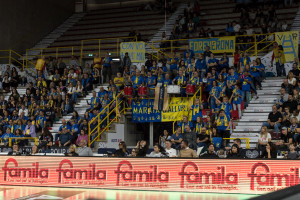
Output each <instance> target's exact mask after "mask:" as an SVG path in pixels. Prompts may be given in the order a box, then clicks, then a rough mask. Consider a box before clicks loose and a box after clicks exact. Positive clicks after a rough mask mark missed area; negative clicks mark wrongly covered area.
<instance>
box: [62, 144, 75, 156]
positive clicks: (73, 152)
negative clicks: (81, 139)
mask: <svg viewBox="0 0 300 200" xmlns="http://www.w3.org/2000/svg"><path fill="white" fill-rule="evenodd" d="M65 156H78V153H77V148H76V145H75V144H72V145H70V148H69V153H68V152H66V153H65Z"/></svg>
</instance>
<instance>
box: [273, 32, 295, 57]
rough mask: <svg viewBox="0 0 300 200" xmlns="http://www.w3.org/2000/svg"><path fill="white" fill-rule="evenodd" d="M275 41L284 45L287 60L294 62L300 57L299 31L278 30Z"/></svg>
mask: <svg viewBox="0 0 300 200" xmlns="http://www.w3.org/2000/svg"><path fill="white" fill-rule="evenodd" d="M275 41H276V42H277V43H278V45H282V47H283V52H284V55H285V61H286V62H293V61H294V58H297V57H298V41H299V31H289V32H277V33H276V34H275Z"/></svg>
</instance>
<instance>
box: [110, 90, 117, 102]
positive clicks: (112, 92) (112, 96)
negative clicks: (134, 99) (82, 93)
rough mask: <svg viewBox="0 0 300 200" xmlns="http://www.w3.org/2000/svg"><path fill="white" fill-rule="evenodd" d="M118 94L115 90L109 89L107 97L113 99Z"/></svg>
mask: <svg viewBox="0 0 300 200" xmlns="http://www.w3.org/2000/svg"><path fill="white" fill-rule="evenodd" d="M117 96H118V92H117V91H109V92H108V98H109V99H111V100H113V99H115V98H116V97H117Z"/></svg>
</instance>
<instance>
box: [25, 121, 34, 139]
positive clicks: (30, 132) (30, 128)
mask: <svg viewBox="0 0 300 200" xmlns="http://www.w3.org/2000/svg"><path fill="white" fill-rule="evenodd" d="M23 134H24V135H25V136H26V137H36V132H35V126H34V125H33V124H32V121H31V120H28V121H27V125H26V126H25V130H24V131H23Z"/></svg>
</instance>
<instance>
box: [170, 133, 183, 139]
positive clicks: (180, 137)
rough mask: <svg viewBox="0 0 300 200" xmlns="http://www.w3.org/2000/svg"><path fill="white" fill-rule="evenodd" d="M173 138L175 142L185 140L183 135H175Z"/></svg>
mask: <svg viewBox="0 0 300 200" xmlns="http://www.w3.org/2000/svg"><path fill="white" fill-rule="evenodd" d="M171 138H172V139H174V140H179V139H183V135H182V134H179V135H178V136H177V135H176V134H173V135H172V136H171Z"/></svg>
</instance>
